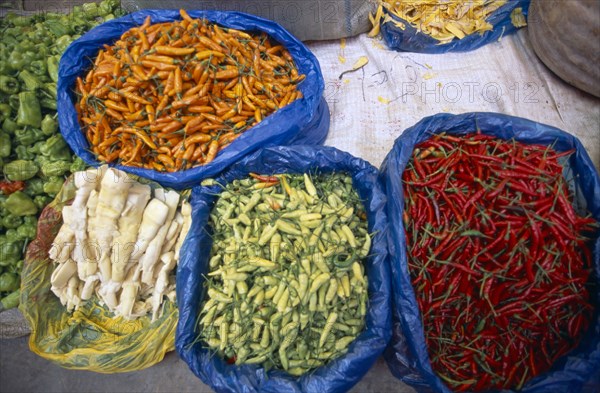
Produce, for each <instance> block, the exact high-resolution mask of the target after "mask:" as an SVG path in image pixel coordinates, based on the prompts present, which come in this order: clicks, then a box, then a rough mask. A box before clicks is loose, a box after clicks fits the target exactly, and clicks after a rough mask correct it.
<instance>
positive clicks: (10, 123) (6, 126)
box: [2, 118, 19, 134]
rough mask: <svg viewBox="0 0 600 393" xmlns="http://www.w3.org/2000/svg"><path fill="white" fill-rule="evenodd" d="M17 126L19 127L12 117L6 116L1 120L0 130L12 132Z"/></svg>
mask: <svg viewBox="0 0 600 393" xmlns="http://www.w3.org/2000/svg"><path fill="white" fill-rule="evenodd" d="M17 128H19V125H18V124H17V122H16V121H14V120H12V119H9V118H6V119H4V121H3V122H2V131H4V132H6V133H8V134H14V133H15V131H16V130H17Z"/></svg>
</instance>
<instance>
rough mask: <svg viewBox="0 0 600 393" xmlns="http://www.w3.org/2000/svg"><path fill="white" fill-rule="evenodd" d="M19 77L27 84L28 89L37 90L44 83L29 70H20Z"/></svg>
mask: <svg viewBox="0 0 600 393" xmlns="http://www.w3.org/2000/svg"><path fill="white" fill-rule="evenodd" d="M19 79H20V80H21V81H22V82H23V84H24V85H25V89H26V90H36V89H39V88H41V87H42V86H43V85H44V84H43V83H42V81H41V80H40V78H39V77H38V76H36V75H34V74H32V73H31V72H29V71H28V70H22V71H21V72H19Z"/></svg>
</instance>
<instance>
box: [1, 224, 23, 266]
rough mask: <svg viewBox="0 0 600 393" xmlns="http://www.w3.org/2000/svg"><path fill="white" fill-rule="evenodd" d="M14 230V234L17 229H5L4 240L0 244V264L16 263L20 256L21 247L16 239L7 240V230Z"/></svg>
mask: <svg viewBox="0 0 600 393" xmlns="http://www.w3.org/2000/svg"><path fill="white" fill-rule="evenodd" d="M11 231H14V233H15V235H16V233H17V231H15V230H14V229H9V230H8V231H6V241H5V242H4V243H1V244H0V266H9V265H12V264H13V263H16V262H18V261H19V259H20V258H21V249H20V247H19V243H18V241H17V239H15V241H11V240H9V239H10V237H9V236H8V234H9V232H11Z"/></svg>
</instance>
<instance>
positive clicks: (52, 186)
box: [7, 176, 64, 202]
mask: <svg viewBox="0 0 600 393" xmlns="http://www.w3.org/2000/svg"><path fill="white" fill-rule="evenodd" d="M63 183H64V179H63V178H62V177H58V176H52V177H50V178H49V179H48V180H47V181H46V183H45V184H44V192H45V193H46V194H48V195H50V196H52V197H54V196H56V194H58V193H59V192H60V189H61V188H62V186H63ZM11 195H13V194H11ZM7 202H8V201H7Z"/></svg>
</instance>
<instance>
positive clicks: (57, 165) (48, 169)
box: [42, 160, 71, 176]
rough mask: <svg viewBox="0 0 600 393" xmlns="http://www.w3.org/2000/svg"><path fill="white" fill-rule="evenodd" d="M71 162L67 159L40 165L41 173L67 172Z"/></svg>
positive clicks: (49, 174) (48, 174)
mask: <svg viewBox="0 0 600 393" xmlns="http://www.w3.org/2000/svg"><path fill="white" fill-rule="evenodd" d="M70 168H71V162H69V161H62V160H61V161H54V162H49V163H47V164H44V165H42V173H43V174H44V176H62V175H64V174H65V173H67V172H69V169H70Z"/></svg>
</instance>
